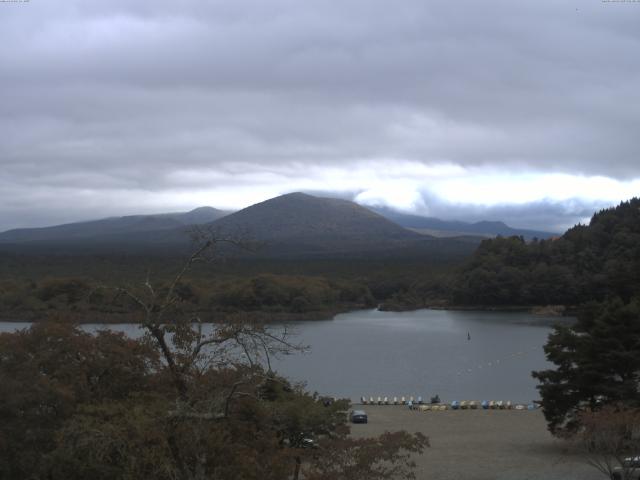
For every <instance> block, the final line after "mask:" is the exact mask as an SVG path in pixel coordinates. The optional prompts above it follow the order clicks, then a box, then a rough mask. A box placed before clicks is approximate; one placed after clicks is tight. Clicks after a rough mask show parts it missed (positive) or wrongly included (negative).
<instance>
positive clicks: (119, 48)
mask: <svg viewBox="0 0 640 480" xmlns="http://www.w3.org/2000/svg"><path fill="white" fill-rule="evenodd" d="M0 32H1V33H2V39H3V41H2V42H1V43H0V129H1V132H2V135H1V136H0V168H1V170H0V230H4V229H8V228H13V227H18V226H40V225H48V224H55V223H60V222H66V221H74V220H81V219H89V218H96V217H102V216H107V215H124V214H133V213H146V212H163V211H179V210H187V209H190V208H194V207H197V206H201V205H211V206H214V207H218V208H224V209H237V208H242V207H245V206H248V205H250V204H252V203H255V202H257V201H261V200H264V199H266V198H270V197H273V196H276V195H278V194H281V193H287V192H291V191H310V192H312V191H324V192H326V191H330V192H334V193H335V195H337V196H343V197H344V196H346V197H349V198H354V199H355V200H357V201H359V202H361V203H365V204H381V205H389V206H394V207H397V208H401V209H404V210H408V211H413V212H417V213H421V214H425V215H433V216H439V217H443V218H456V219H467V220H477V219H490V220H495V219H501V220H506V221H507V222H509V223H510V224H512V225H514V226H520V227H535V228H539V229H547V230H559V229H562V228H564V227H566V226H569V225H571V224H573V223H574V222H576V221H580V220H581V219H584V218H585V217H589V216H590V215H591V213H592V212H593V210H594V209H597V208H601V207H603V206H607V205H612V204H615V203H617V202H619V201H620V200H623V199H628V198H630V197H632V196H635V195H639V194H640V155H639V152H640V132H639V130H640V3H637V2H631V1H629V2H626V3H625V2H606V1H605V2H602V1H601V0H580V1H573V0H535V1H534V0H522V1H513V0H508V1H506V0H505V1H493V0H484V1H478V0H469V1H465V0H456V1H455V2H453V1H450V0H446V1H425V0H403V1H401V2H390V1H388V0H356V1H350V0H342V1H339V2H337V1H330V0H327V1H313V0H305V1H300V0H288V1H287V0H269V1H264V0H251V1H244V0H233V1H229V0H225V1H208V2H204V1H187V0H173V1H164V0H154V1H148V2H132V1H130V0H109V1H104V0H100V1H90V0H64V1H62V2H52V1H45V0H30V1H28V2H0Z"/></svg>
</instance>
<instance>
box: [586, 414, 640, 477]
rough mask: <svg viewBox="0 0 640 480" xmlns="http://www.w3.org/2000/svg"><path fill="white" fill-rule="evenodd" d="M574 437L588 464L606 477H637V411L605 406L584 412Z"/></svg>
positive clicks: (639, 428) (639, 441) (639, 422)
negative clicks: (579, 427) (578, 429)
mask: <svg viewBox="0 0 640 480" xmlns="http://www.w3.org/2000/svg"><path fill="white" fill-rule="evenodd" d="M580 421H581V429H580V431H579V432H578V433H577V434H576V437H575V440H577V441H578V442H579V443H580V445H581V447H582V449H583V452H584V455H585V458H586V460H587V463H588V464H589V465H591V466H592V467H594V468H596V469H597V470H598V471H600V472H601V473H602V474H603V475H604V476H606V478H609V479H615V480H631V479H635V478H638V476H637V475H636V473H637V470H638V469H639V468H640V458H638V455H640V410H638V409H630V408H624V407H622V406H613V405H611V406H606V407H603V408H602V409H600V410H597V411H589V412H585V413H583V414H582V415H581V417H580Z"/></svg>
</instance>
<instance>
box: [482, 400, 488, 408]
mask: <svg viewBox="0 0 640 480" xmlns="http://www.w3.org/2000/svg"><path fill="white" fill-rule="evenodd" d="M481 405H482V409H483V410H489V400H482V403H481Z"/></svg>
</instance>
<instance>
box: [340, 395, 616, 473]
mask: <svg viewBox="0 0 640 480" xmlns="http://www.w3.org/2000/svg"><path fill="white" fill-rule="evenodd" d="M355 408H362V409H363V410H365V411H366V412H367V414H368V416H369V423H367V424H358V425H353V426H352V435H354V436H356V437H367V436H374V435H378V434H380V433H383V432H385V431H394V430H407V431H409V432H422V433H423V434H425V435H427V436H428V437H429V439H430V442H431V447H430V448H428V449H426V451H425V453H424V454H423V455H421V456H416V458H415V461H416V463H417V465H418V469H417V478H418V479H420V480H422V479H435V480H466V479H469V480H498V479H499V480H525V479H526V480H574V479H575V480H578V479H580V480H598V479H603V478H604V477H603V476H602V474H601V473H599V472H598V471H597V470H595V469H594V468H593V467H590V466H589V465H587V464H586V462H585V460H584V457H582V456H581V455H580V453H579V452H578V451H576V449H574V448H572V447H571V446H570V445H569V444H568V443H566V442H563V441H561V440H557V439H555V438H554V437H552V436H551V434H550V433H549V432H548V431H547V429H546V424H545V421H544V417H543V415H542V412H541V411H540V410H536V411H516V410H447V411H443V412H420V411H416V410H409V409H408V408H407V407H402V406H378V405H364V406H362V407H360V406H358V407H355Z"/></svg>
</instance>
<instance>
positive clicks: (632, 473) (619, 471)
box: [611, 456, 640, 480]
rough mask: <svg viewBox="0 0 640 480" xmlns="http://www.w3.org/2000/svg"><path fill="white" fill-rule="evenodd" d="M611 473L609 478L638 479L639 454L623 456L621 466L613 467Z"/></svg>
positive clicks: (639, 477) (639, 467)
mask: <svg viewBox="0 0 640 480" xmlns="http://www.w3.org/2000/svg"><path fill="white" fill-rule="evenodd" d="M612 473H613V474H612V475H611V478H612V479H613V480H638V479H640V456H637V457H627V458H625V459H624V461H623V464H622V466H619V467H615V468H614V469H613V472H612ZM625 473H626V476H625Z"/></svg>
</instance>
